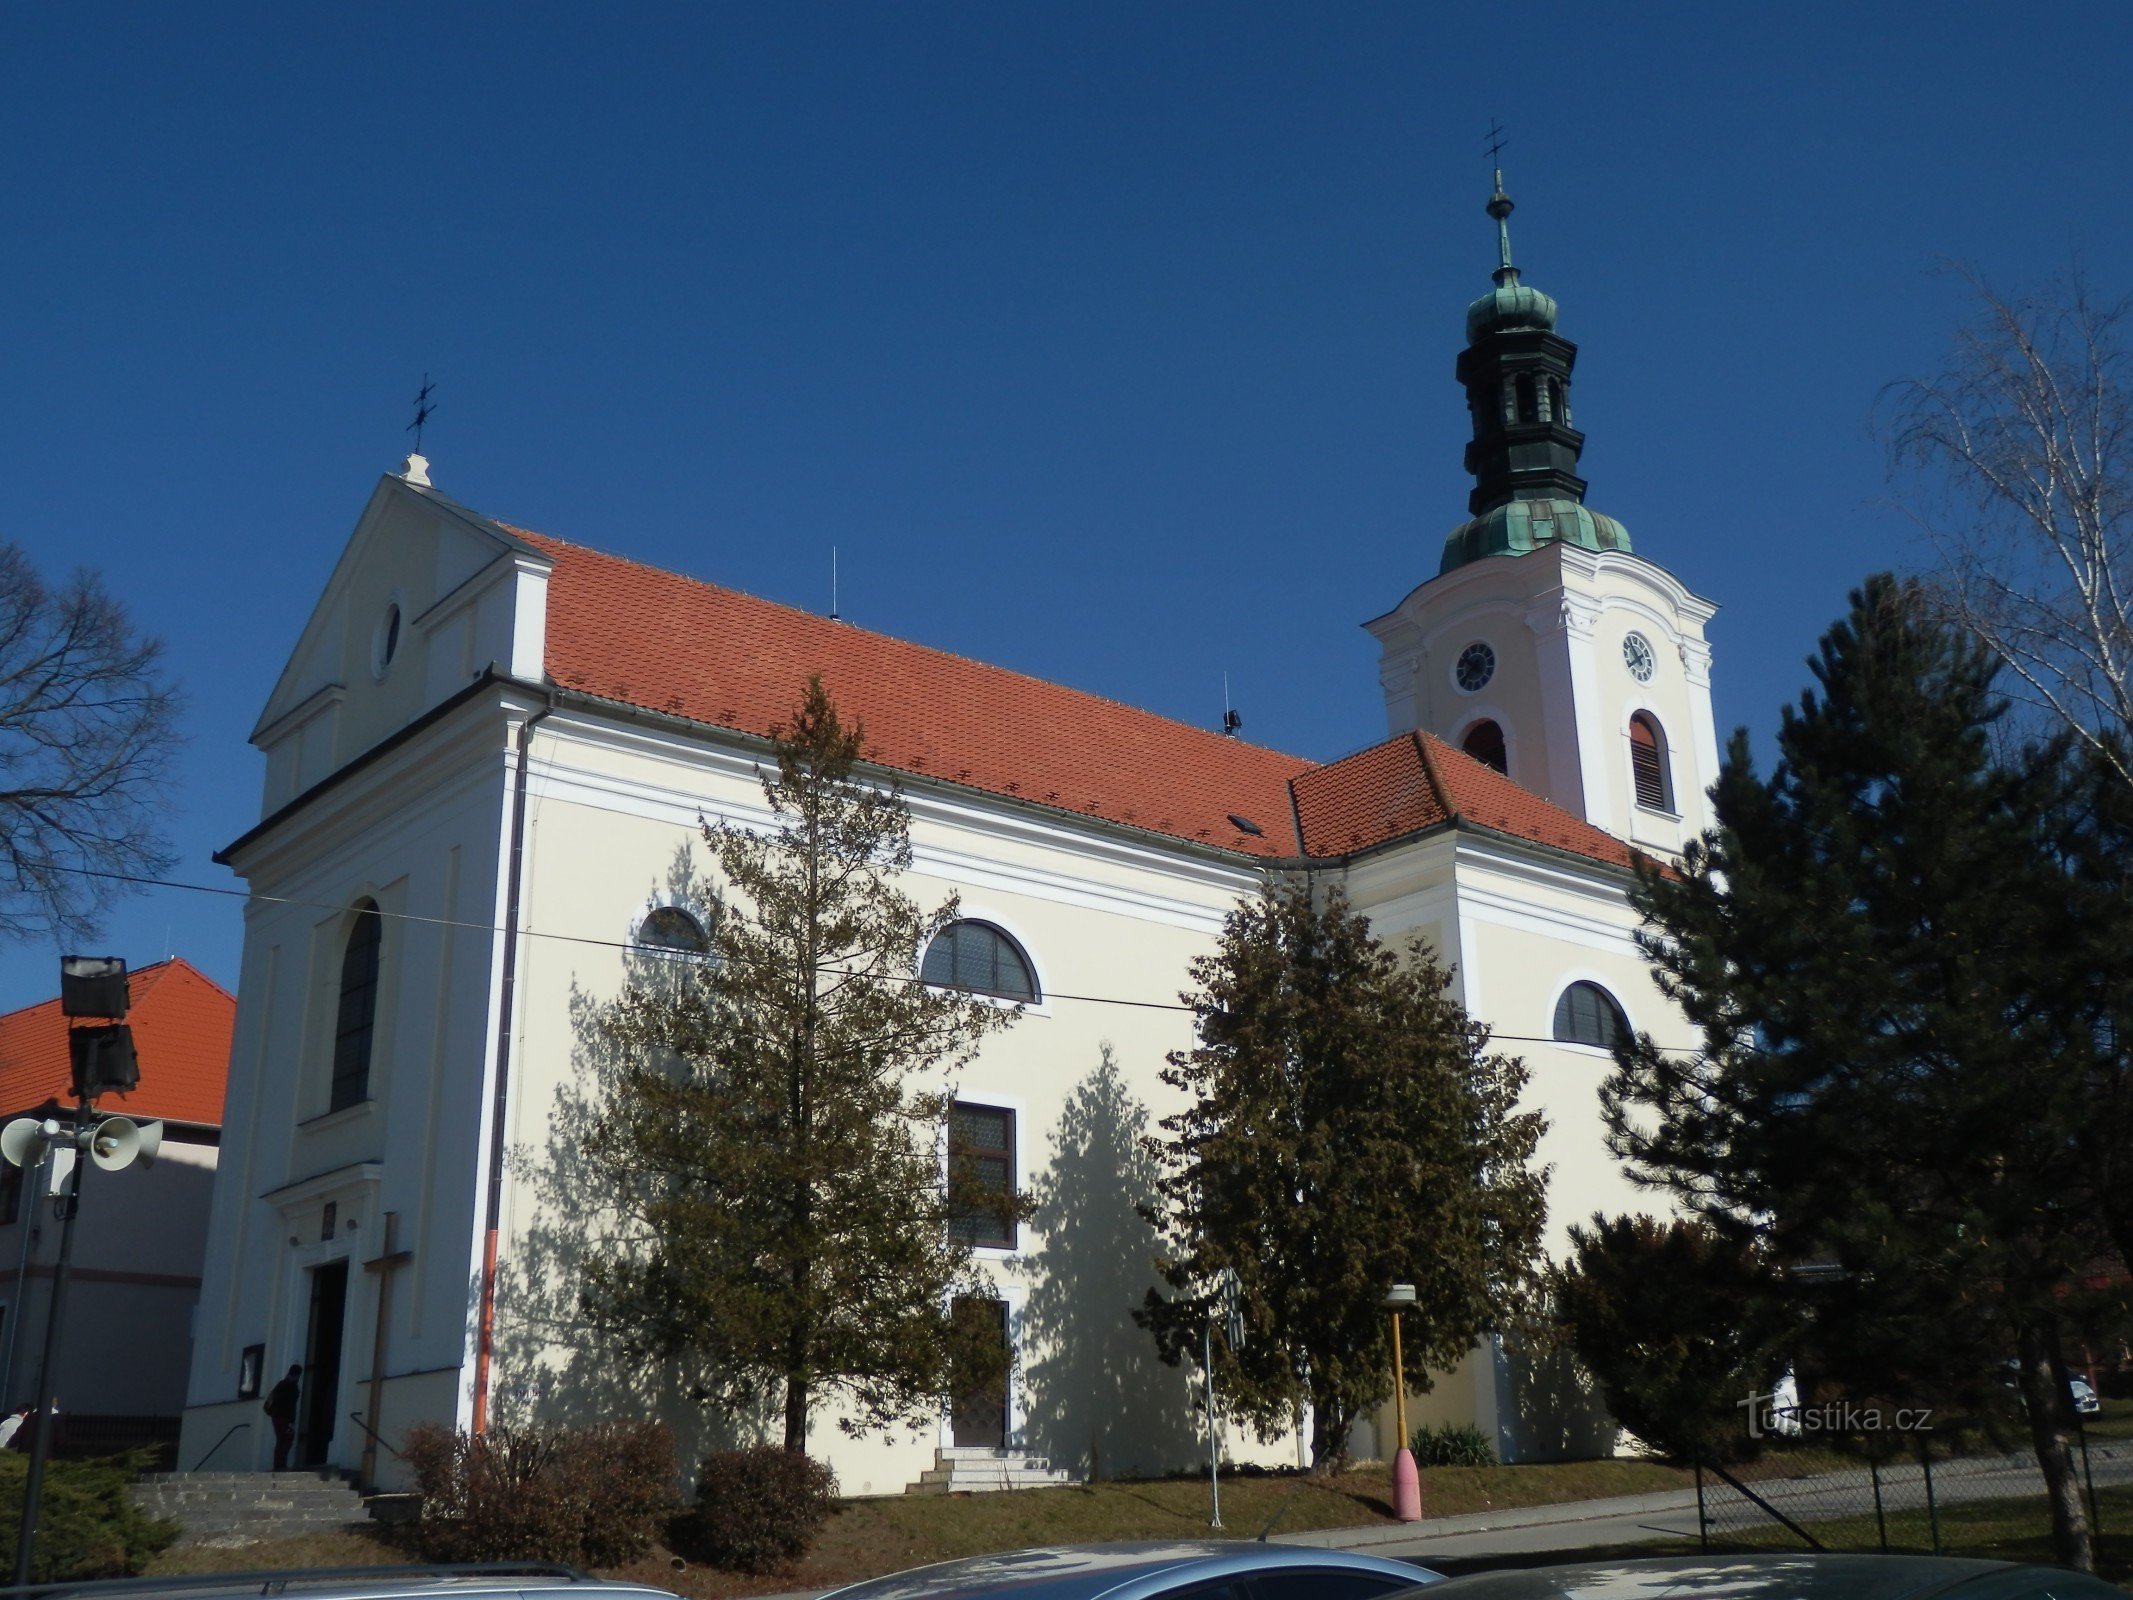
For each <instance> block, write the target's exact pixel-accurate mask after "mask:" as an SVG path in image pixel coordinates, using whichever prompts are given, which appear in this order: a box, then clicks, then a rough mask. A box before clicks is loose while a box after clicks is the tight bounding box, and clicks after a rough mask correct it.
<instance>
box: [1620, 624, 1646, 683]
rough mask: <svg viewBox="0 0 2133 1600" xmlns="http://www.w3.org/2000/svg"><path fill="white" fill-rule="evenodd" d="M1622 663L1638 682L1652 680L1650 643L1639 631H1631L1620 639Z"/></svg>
mask: <svg viewBox="0 0 2133 1600" xmlns="http://www.w3.org/2000/svg"><path fill="white" fill-rule="evenodd" d="M1622 664H1623V665H1624V666H1625V667H1627V668H1629V675H1630V676H1631V677H1632V678H1635V679H1636V680H1637V681H1638V682H1639V683H1650V682H1651V681H1652V666H1653V657H1652V644H1651V641H1650V640H1649V639H1647V638H1645V637H1644V635H1643V634H1641V633H1633V634H1631V635H1630V636H1629V637H1628V638H1626V639H1624V640H1623V641H1622Z"/></svg>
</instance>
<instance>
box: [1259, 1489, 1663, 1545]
mask: <svg viewBox="0 0 2133 1600" xmlns="http://www.w3.org/2000/svg"><path fill="white" fill-rule="evenodd" d="M1695 1509H1696V1491H1695V1490H1694V1489H1665V1490H1661V1491H1659V1492H1657V1493H1654V1494H1625V1495H1617V1496H1615V1497H1614V1498H1613V1499H1610V1500H1561V1501H1557V1502H1556V1503H1555V1504H1553V1505H1545V1506H1506V1507H1504V1508H1503V1509H1502V1510H1501V1511H1468V1512H1462V1513H1461V1514H1460V1515H1458V1516H1455V1517H1424V1518H1423V1519H1422V1520H1421V1521H1420V1522H1399V1523H1391V1524H1386V1523H1378V1524H1375V1525H1372V1526H1366V1527H1361V1528H1314V1529H1312V1530H1311V1531H1309V1532H1306V1533H1281V1532H1276V1533H1274V1534H1272V1535H1270V1536H1269V1537H1268V1540H1267V1542H1268V1543H1269V1544H1298V1545H1310V1546H1315V1547H1316V1548H1318V1549H1321V1550H1368V1549H1370V1548H1371V1547H1372V1546H1374V1545H1381V1544H1414V1543H1416V1542H1417V1541H1421V1540H1428V1539H1449V1538H1452V1537H1454V1536H1456V1535H1460V1534H1469V1533H1497V1532H1501V1531H1502V1530H1503V1529H1506V1528H1552V1527H1560V1526H1565V1525H1567V1524H1570V1523H1577V1522H1599V1521H1602V1520H1604V1519H1606V1518H1610V1517H1644V1516H1657V1515H1663V1514H1665V1513H1667V1512H1670V1511H1684V1510H1686V1511H1693V1510H1695Z"/></svg>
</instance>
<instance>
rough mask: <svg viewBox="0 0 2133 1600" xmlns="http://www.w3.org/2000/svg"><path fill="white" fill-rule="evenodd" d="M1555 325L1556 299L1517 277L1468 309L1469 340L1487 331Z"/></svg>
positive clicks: (1494, 331)
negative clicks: (1521, 281)
mask: <svg viewBox="0 0 2133 1600" xmlns="http://www.w3.org/2000/svg"><path fill="white" fill-rule="evenodd" d="M1554 326H1555V300H1554V298H1553V297H1552V296H1550V295H1545V294H1542V293H1541V292H1540V290H1538V289H1535V288H1532V287H1531V286H1529V285H1527V284H1523V283H1520V282H1519V281H1518V280H1517V279H1516V278H1515V277H1514V278H1513V279H1512V280H1511V281H1510V282H1509V283H1506V284H1504V285H1503V286H1502V287H1501V288H1497V289H1492V290H1490V291H1489V292H1488V293H1487V294H1485V295H1483V296H1482V297H1481V298H1480V299H1479V300H1476V301H1475V302H1474V303H1473V304H1472V305H1470V306H1468V307H1467V308H1466V339H1467V343H1468V344H1472V343H1473V342H1474V341H1475V340H1476V339H1479V338H1480V337H1482V335H1484V334H1489V333H1501V332H1503V331H1505V330H1507V329H1510V328H1539V329H1542V330H1544V331H1545V330H1547V329H1551V328H1553V327H1554Z"/></svg>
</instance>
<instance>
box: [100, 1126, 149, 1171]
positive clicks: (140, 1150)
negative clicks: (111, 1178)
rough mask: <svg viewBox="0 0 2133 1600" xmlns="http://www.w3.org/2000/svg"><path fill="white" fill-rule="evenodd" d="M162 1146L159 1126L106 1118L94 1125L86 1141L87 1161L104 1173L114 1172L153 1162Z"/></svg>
mask: <svg viewBox="0 0 2133 1600" xmlns="http://www.w3.org/2000/svg"><path fill="white" fill-rule="evenodd" d="M162 1147H163V1124H162V1123H160V1122H135V1121H134V1120H133V1119H132V1118H131V1117H106V1118H104V1120H103V1121H102V1122H100V1123H98V1124H97V1125H96V1134H95V1137H94V1138H92V1139H91V1140H90V1142H89V1159H90V1160H91V1161H94V1162H95V1163H96V1164H97V1165H98V1166H100V1167H102V1168H103V1169H104V1170H105V1171H106V1172H117V1171H118V1170H119V1169H120V1168H122V1167H130V1166H132V1165H133V1164H134V1162H136V1161H138V1162H140V1164H141V1165H142V1166H144V1167H152V1166H154V1165H155V1163H156V1152H157V1151H158V1150H160V1149H162Z"/></svg>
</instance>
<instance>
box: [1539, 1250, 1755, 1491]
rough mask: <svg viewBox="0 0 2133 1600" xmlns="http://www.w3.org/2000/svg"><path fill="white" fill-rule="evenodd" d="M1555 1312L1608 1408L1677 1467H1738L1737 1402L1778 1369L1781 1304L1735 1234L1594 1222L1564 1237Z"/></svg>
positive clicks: (1741, 1430)
mask: <svg viewBox="0 0 2133 1600" xmlns="http://www.w3.org/2000/svg"><path fill="white" fill-rule="evenodd" d="M1570 1242H1571V1260H1570V1262H1569V1263H1568V1264H1567V1265H1566V1266H1565V1267H1564V1268H1563V1269H1562V1270H1560V1271H1559V1272H1557V1273H1556V1274H1555V1306H1556V1311H1557V1314H1558V1315H1559V1316H1560V1317H1561V1318H1562V1321H1563V1325H1564V1328H1565V1330H1566V1331H1567V1333H1568V1334H1569V1337H1570V1343H1571V1347H1572V1349H1574V1350H1575V1351H1576V1352H1577V1357H1578V1360H1579V1361H1581V1362H1582V1363H1583V1364H1584V1366H1585V1369H1586V1370H1587V1371H1588V1372H1590V1373H1591V1374H1592V1375H1593V1377H1594V1378H1595V1379H1597V1380H1598V1382H1599V1385H1600V1389H1601V1392H1602V1393H1603V1394H1605V1395H1606V1397H1607V1409H1608V1411H1609V1412H1610V1413H1611V1414H1612V1415H1613V1416H1614V1418H1615V1420H1616V1421H1618V1422H1620V1423H1621V1424H1622V1426H1623V1427H1625V1428H1627V1429H1629V1431H1630V1432H1631V1433H1633V1434H1635V1435H1636V1436H1637V1437H1638V1438H1639V1439H1640V1440H1642V1441H1643V1442H1644V1443H1645V1444H1647V1445H1649V1446H1651V1447H1652V1448H1653V1449H1655V1450H1662V1451H1664V1452H1666V1453H1667V1454H1668V1455H1670V1456H1672V1457H1674V1459H1676V1460H1677V1461H1683V1462H1705V1463H1712V1462H1727V1461H1735V1460H1743V1459H1746V1458H1748V1457H1750V1456H1752V1455H1753V1454H1754V1453H1755V1440H1754V1437H1753V1436H1752V1435H1751V1433H1750V1432H1749V1430H1748V1429H1747V1428H1746V1427H1744V1426H1743V1411H1742V1403H1743V1402H1744V1401H1749V1400H1752V1399H1753V1398H1754V1397H1756V1396H1759V1395H1765V1394H1768V1393H1769V1392H1770V1391H1771V1389H1772V1386H1773V1385H1774V1384H1775V1382H1776V1380H1777V1378H1778V1375H1779V1374H1780V1372H1782V1371H1783V1369H1784V1364H1785V1362H1784V1349H1785V1347H1784V1342H1783V1335H1784V1334H1785V1332H1786V1331H1787V1326H1786V1323H1787V1319H1786V1316H1785V1310H1784V1298H1785V1297H1784V1296H1783V1294H1782V1293H1781V1292H1780V1291H1779V1289H1778V1286H1777V1284H1776V1283H1775V1282H1774V1281H1773V1279H1772V1276H1771V1274H1770V1269H1769V1263H1768V1262H1767V1261H1765V1260H1764V1258H1763V1256H1762V1253H1761V1252H1760V1250H1759V1249H1758V1248H1757V1247H1756V1245H1755V1243H1754V1241H1753V1240H1752V1239H1746V1238H1742V1237H1740V1233H1739V1230H1736V1231H1735V1234H1734V1236H1732V1237H1727V1236H1726V1235H1722V1234H1721V1233H1719V1232H1718V1230H1717V1229H1715V1228H1713V1227H1711V1226H1710V1225H1709V1224H1708V1223H1705V1222H1702V1221H1699V1220H1695V1219H1690V1218H1678V1217H1677V1218H1675V1219H1674V1220H1673V1221H1671V1222H1665V1223H1662V1222H1660V1221H1658V1220H1657V1219H1656V1218H1653V1217H1648V1216H1640V1217H1614V1218H1608V1217H1604V1216H1595V1217H1594V1218H1593V1219H1592V1226H1591V1227H1590V1228H1589V1229H1587V1228H1581V1227H1573V1228H1572V1229H1571V1230H1570Z"/></svg>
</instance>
